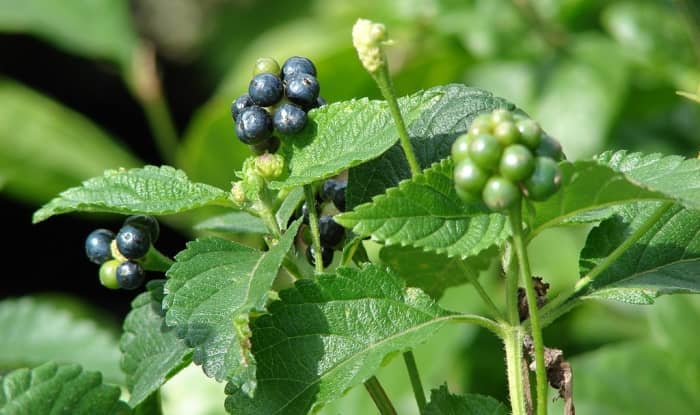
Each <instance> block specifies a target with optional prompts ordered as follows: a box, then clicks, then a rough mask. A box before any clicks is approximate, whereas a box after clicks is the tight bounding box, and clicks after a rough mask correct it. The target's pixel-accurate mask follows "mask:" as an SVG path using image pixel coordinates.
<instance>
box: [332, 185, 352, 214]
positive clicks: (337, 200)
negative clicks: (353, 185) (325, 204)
mask: <svg viewBox="0 0 700 415" xmlns="http://www.w3.org/2000/svg"><path fill="white" fill-rule="evenodd" d="M347 188H348V183H347V182H338V187H336V188H335V194H334V195H333V204H334V205H335V207H336V209H338V210H339V211H341V212H345V191H346V190H347Z"/></svg>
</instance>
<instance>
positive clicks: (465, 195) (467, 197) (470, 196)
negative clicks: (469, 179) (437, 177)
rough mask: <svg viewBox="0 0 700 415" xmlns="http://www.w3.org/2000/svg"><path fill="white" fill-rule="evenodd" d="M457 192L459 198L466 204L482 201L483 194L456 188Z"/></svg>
mask: <svg viewBox="0 0 700 415" xmlns="http://www.w3.org/2000/svg"><path fill="white" fill-rule="evenodd" d="M455 191H456V192H457V196H459V198H460V199H462V201H464V202H479V201H480V200H481V193H473V192H470V191H467V190H464V189H461V188H459V187H457V186H455Z"/></svg>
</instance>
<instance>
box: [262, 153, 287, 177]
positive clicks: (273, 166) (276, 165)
mask: <svg viewBox="0 0 700 415" xmlns="http://www.w3.org/2000/svg"><path fill="white" fill-rule="evenodd" d="M255 170H256V172H257V173H258V174H259V175H260V176H261V177H262V178H263V179H265V180H267V181H270V180H274V179H276V178H278V177H280V176H281V175H282V173H284V158H283V157H282V156H281V155H279V154H270V153H265V154H261V155H259V156H257V157H256V158H255Z"/></svg>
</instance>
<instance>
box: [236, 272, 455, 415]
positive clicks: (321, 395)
mask: <svg viewBox="0 0 700 415" xmlns="http://www.w3.org/2000/svg"><path fill="white" fill-rule="evenodd" d="M268 310H269V312H270V314H269V315H264V316H261V317H259V318H258V319H257V320H255V322H254V323H253V338H252V341H253V354H254V355H255V358H256V360H257V361H258V362H261V363H260V365H259V367H258V373H257V381H258V387H257V390H256V392H255V395H254V396H253V397H250V396H249V395H248V394H246V393H245V391H244V390H243V389H241V387H240V386H239V385H238V384H237V383H236V382H230V383H229V384H228V385H227V387H226V389H227V394H229V395H230V396H229V397H227V399H226V410H227V411H228V412H229V413H232V414H237V415H245V414H255V415H257V414H268V415H274V414H282V413H284V414H287V415H293V414H306V413H307V412H309V411H310V410H312V409H313V408H318V407H320V406H322V405H323V404H325V403H327V402H330V401H333V400H335V399H337V398H339V397H340V396H342V395H343V394H344V393H345V392H346V391H347V390H348V389H349V388H351V387H353V386H356V385H358V384H361V383H362V382H363V381H365V380H367V379H368V378H369V377H370V376H372V375H373V374H374V373H375V372H376V371H377V370H378V369H379V367H380V366H381V365H382V362H384V361H386V359H388V358H390V357H391V356H394V355H396V354H398V353H400V352H401V351H404V350H406V349H409V348H411V347H413V346H415V345H417V344H419V343H422V342H425V341H426V340H428V339H430V338H431V337H432V336H433V335H434V334H435V332H436V331H437V330H439V329H440V328H441V327H443V326H444V325H445V324H447V323H448V322H449V321H450V320H451V319H453V318H456V316H458V315H456V314H452V313H449V312H447V311H445V310H443V309H441V308H440V307H438V306H437V305H436V304H435V303H434V302H433V301H432V300H431V299H430V298H429V297H428V296H427V295H425V294H424V293H422V292H421V291H420V290H418V289H413V288H409V289H406V288H404V285H403V282H402V281H401V280H400V279H399V278H398V277H397V276H395V275H393V274H391V273H390V271H389V270H384V269H382V268H380V267H378V266H376V265H367V266H365V267H363V268H361V269H356V268H338V269H336V274H333V275H330V274H325V275H321V276H319V278H318V282H313V281H310V280H299V281H297V283H296V286H295V288H293V289H290V290H285V291H282V292H280V301H277V302H274V303H272V304H271V305H270V306H269V307H268ZM396 316H401V318H396ZM263 362H264V364H263Z"/></svg>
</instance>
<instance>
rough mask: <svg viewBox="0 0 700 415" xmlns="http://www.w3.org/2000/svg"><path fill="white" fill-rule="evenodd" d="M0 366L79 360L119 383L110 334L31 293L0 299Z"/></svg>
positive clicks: (120, 377)
mask: <svg viewBox="0 0 700 415" xmlns="http://www.w3.org/2000/svg"><path fill="white" fill-rule="evenodd" d="M0 333H2V336H0V368H5V369H7V368H17V367H22V366H36V365H39V364H42V363H45V362H48V361H56V362H65V363H79V364H80V365H82V366H83V367H86V368H88V369H91V370H99V371H100V372H102V373H103V374H104V376H105V377H106V378H107V379H108V380H109V381H110V382H114V383H123V382H124V376H123V374H122V373H121V371H120V370H119V349H118V347H117V343H118V341H117V339H116V337H115V336H114V334H113V333H112V332H111V331H109V330H106V329H104V328H102V327H100V326H98V325H97V324H96V323H95V322H94V321H91V320H87V319H82V318H77V317H75V316H73V315H72V314H71V313H70V312H68V311H66V310H64V309H61V308H59V307H56V306H54V305H51V304H45V303H42V302H40V301H37V300H35V299H33V298H31V297H24V298H19V299H7V300H3V301H2V302H0Z"/></svg>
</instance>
